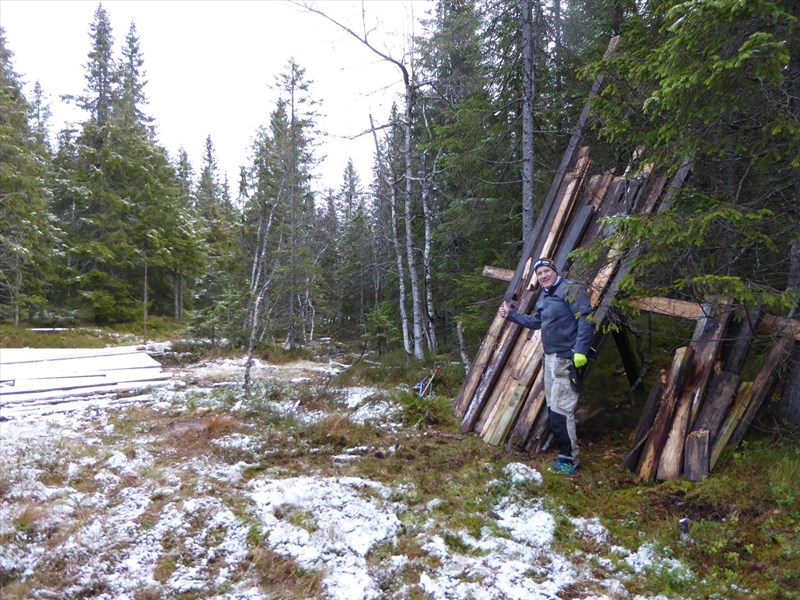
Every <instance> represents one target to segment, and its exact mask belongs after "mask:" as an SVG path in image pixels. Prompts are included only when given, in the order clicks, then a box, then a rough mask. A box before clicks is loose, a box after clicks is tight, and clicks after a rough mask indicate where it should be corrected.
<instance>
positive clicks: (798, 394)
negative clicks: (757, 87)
mask: <svg viewBox="0 0 800 600" xmlns="http://www.w3.org/2000/svg"><path fill="white" fill-rule="evenodd" d="M792 39H793V40H794V41H793V44H792V47H793V48H794V49H793V50H792V51H791V52H790V56H791V57H792V58H791V59H790V61H789V76H788V77H787V78H786V79H785V81H786V82H787V87H788V89H787V95H786V97H787V98H789V113H790V114H791V115H792V116H793V117H794V120H795V121H800V35H798V34H795V35H794V36H792ZM792 190H793V192H794V202H791V203H790V207H791V208H790V210H789V211H788V212H789V216H790V218H791V219H792V220H793V223H794V233H795V239H794V241H793V242H792V245H791V248H790V251H789V281H788V285H787V288H788V289H789V290H793V291H796V290H800V242H799V241H798V239H800V237H798V236H800V169H797V168H795V169H793V170H792ZM797 308H798V307H795V309H794V311H793V313H792V314H791V315H790V316H795V315H796V313H797ZM779 407H780V410H781V412H783V413H784V414H785V415H786V418H787V419H789V420H790V421H791V422H793V423H800V347H798V346H797V345H795V348H794V350H793V351H792V354H791V356H790V358H789V370H788V375H787V377H786V385H785V386H784V389H783V396H782V397H781V400H780V405H779Z"/></svg>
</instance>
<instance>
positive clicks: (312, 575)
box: [252, 546, 323, 600]
mask: <svg viewBox="0 0 800 600" xmlns="http://www.w3.org/2000/svg"><path fill="white" fill-rule="evenodd" d="M252 565H253V569H254V571H255V572H256V575H257V577H258V580H259V582H260V583H261V586H262V587H263V588H264V590H265V591H267V592H274V593H275V594H276V596H275V597H278V598H284V599H286V600H294V599H298V600H299V599H300V598H321V597H322V577H323V574H322V572H321V571H318V570H314V569H305V568H303V567H302V566H301V565H300V563H298V562H297V561H296V560H294V559H292V558H289V557H286V556H282V555H280V554H278V553H277V552H275V551H274V550H271V549H269V548H266V547H263V546H262V547H260V548H257V549H256V550H255V552H254V553H253V560H252Z"/></svg>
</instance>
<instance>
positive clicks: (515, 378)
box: [454, 147, 688, 451]
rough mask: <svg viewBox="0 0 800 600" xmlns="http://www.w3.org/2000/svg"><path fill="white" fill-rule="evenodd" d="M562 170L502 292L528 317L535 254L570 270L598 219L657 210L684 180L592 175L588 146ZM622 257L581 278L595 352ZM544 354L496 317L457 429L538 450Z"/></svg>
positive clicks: (533, 337) (461, 397) (459, 401)
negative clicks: (594, 327)
mask: <svg viewBox="0 0 800 600" xmlns="http://www.w3.org/2000/svg"><path fill="white" fill-rule="evenodd" d="M562 166H563V167H564V168H563V169H562V170H560V171H559V173H557V176H556V179H555V180H554V182H553V185H552V186H551V189H550V193H549V194H548V197H547V199H546V201H545V205H544V206H543V208H542V210H541V212H540V215H539V220H538V221H537V224H536V227H535V235H534V236H533V237H532V240H533V241H532V243H531V244H530V247H528V248H526V249H525V252H524V254H523V257H522V259H521V260H520V263H519V265H518V267H517V270H516V271H515V273H514V276H513V277H511V280H510V284H509V288H508V290H507V292H506V294H505V299H506V300H507V301H509V302H510V303H511V304H512V306H513V307H514V308H515V310H518V311H520V312H526V313H529V312H530V311H531V310H532V308H533V306H534V304H535V302H536V298H537V296H538V293H539V290H538V287H537V285H536V283H535V277H534V276H533V273H532V272H531V265H532V263H533V262H534V261H535V260H536V259H537V258H538V257H539V256H551V257H552V258H553V259H554V260H555V262H556V264H557V265H559V266H560V267H561V269H562V272H563V271H564V270H565V268H566V267H568V266H569V258H568V257H569V254H570V252H572V251H573V250H574V249H576V248H580V247H584V246H588V245H589V244H591V243H592V241H593V240H594V238H595V237H597V236H599V235H603V225H602V223H601V219H602V218H603V217H605V216H608V215H612V214H631V213H634V212H638V213H647V212H652V211H654V210H657V208H658V207H659V205H660V204H661V203H662V201H664V200H665V199H666V198H668V196H669V194H670V193H671V191H672V190H673V189H674V188H675V187H677V186H680V185H682V184H683V182H684V181H685V179H686V177H687V176H688V167H687V168H685V169H681V170H680V171H679V173H678V175H676V177H675V178H674V180H673V181H672V182H671V183H670V184H669V185H667V179H666V177H665V176H663V175H659V174H655V173H653V171H652V169H650V168H648V167H646V168H644V169H642V170H641V172H639V173H638V174H637V175H635V176H629V175H627V174H623V175H614V174H612V173H599V174H592V173H591V167H592V161H591V159H590V158H589V149H588V148H586V147H584V148H581V149H575V151H574V152H573V153H572V155H570V156H567V157H565V160H564V161H562ZM622 258H623V257H622V256H620V255H619V253H616V252H614V251H613V250H612V251H611V252H610V253H609V255H608V256H607V258H606V260H605V261H604V262H603V263H602V265H600V267H599V268H598V270H597V271H596V272H595V273H593V274H590V276H589V279H588V280H587V281H585V283H586V286H587V288H588V291H589V295H590V298H591V300H592V303H593V305H594V308H595V316H596V319H597V321H598V325H600V327H598V334H597V338H596V340H595V347H598V346H599V345H600V343H601V338H602V337H603V336H604V335H605V333H604V328H603V327H602V325H603V324H604V323H605V322H606V320H607V319H608V318H609V317H610V316H611V304H610V300H611V298H612V297H613V294H614V292H615V290H616V286H617V285H618V284H619V281H620V279H621V278H622V276H623V275H624V273H625V272H626V269H625V263H624V261H623V260H622ZM498 274H499V275H500V276H503V273H502V272H500V273H497V272H496V271H495V272H494V273H493V275H494V276H498ZM506 278H508V274H506ZM542 357H543V354H542V349H541V341H540V335H539V332H536V331H530V330H527V329H524V328H521V327H520V326H518V325H516V324H514V323H510V322H508V321H506V320H505V319H503V318H502V317H500V316H499V315H497V316H496V317H495V319H494V321H493V323H492V324H491V326H490V328H489V332H488V334H487V336H486V338H485V339H484V341H483V344H482V346H481V348H480V350H479V352H478V355H477V356H476V358H475V360H474V361H473V364H472V367H471V369H470V372H469V374H468V375H467V379H466V381H465V383H464V385H463V386H462V388H461V390H460V392H459V394H458V396H457V397H456V400H455V403H454V410H455V413H456V415H457V416H458V417H459V418H461V419H462V423H461V430H462V431H463V432H469V431H474V432H477V433H479V434H480V435H481V436H482V437H483V439H484V440H486V442H487V443H490V444H493V445H499V444H503V443H506V444H507V445H508V446H509V448H511V449H515V450H520V449H524V450H527V451H533V450H535V449H536V448H539V447H541V445H542V444H544V442H545V440H546V434H547V419H546V411H545V410H543V408H544V406H545V401H544V382H543V375H542V370H541V365H542Z"/></svg>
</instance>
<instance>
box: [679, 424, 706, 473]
mask: <svg viewBox="0 0 800 600" xmlns="http://www.w3.org/2000/svg"><path fill="white" fill-rule="evenodd" d="M708 453H709V446H708V430H707V429H701V430H700V431H693V432H692V433H690V434H689V435H688V436H687V437H686V453H685V455H684V464H683V472H684V478H685V479H686V480H688V481H702V480H703V479H705V478H706V477H707V476H708V473H709V468H708V466H709V456H708Z"/></svg>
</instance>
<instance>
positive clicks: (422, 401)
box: [397, 392, 453, 427]
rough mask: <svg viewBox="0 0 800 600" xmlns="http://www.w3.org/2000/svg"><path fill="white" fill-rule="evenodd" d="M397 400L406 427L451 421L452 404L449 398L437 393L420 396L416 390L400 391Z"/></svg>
mask: <svg viewBox="0 0 800 600" xmlns="http://www.w3.org/2000/svg"><path fill="white" fill-rule="evenodd" d="M397 400H398V401H399V404H400V406H401V407H402V414H401V418H402V421H403V424H404V425H406V426H407V427H415V426H417V425H428V426H432V425H442V424H448V423H452V422H453V406H452V400H451V399H450V398H445V397H444V396H437V395H432V396H425V397H424V398H420V396H419V394H417V393H416V392H400V393H399V395H398V396H397Z"/></svg>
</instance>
